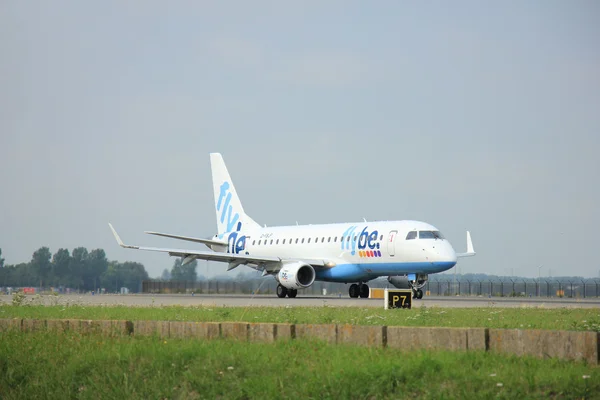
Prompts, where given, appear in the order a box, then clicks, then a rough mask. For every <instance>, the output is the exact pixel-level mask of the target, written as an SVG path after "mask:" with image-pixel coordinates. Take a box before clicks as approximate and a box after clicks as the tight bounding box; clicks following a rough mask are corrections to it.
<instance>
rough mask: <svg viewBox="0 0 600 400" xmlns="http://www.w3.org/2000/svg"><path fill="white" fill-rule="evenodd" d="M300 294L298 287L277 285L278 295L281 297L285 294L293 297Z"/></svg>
mask: <svg viewBox="0 0 600 400" xmlns="http://www.w3.org/2000/svg"><path fill="white" fill-rule="evenodd" d="M297 294H298V289H288V288H286V287H285V286H281V285H277V297H279V298H280V299H282V298H284V297H285V296H287V297H289V298H291V299H293V298H294V297H296V295H297Z"/></svg>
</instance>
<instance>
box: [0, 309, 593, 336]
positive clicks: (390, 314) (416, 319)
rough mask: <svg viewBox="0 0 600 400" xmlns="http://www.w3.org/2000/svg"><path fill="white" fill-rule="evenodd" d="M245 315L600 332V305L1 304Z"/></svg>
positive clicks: (6, 314)
mask: <svg viewBox="0 0 600 400" xmlns="http://www.w3.org/2000/svg"><path fill="white" fill-rule="evenodd" d="M15 317H19V318H37V319H56V318H79V319H127V320H163V321H167V320H169V321H217V322H218V321H243V322H273V323H281V322H287V323H297V324H300V323H313V324H320V323H323V324H330V323H336V324H344V323H349V324H356V325H387V326H440V327H486V328H509V329H510V328H520V329H559V330H576V331H596V332H600V309H593V308H579V309H575V308H569V309H566V308H564V309H556V308H553V309H541V308H462V309H460V308H435V307H428V308H425V307H419V308H413V309H412V310H383V309H373V308H358V307H357V308H354V307H329V306H323V307H247V308H244V307H172V306H156V307H126V306H84V305H77V304H75V305H67V306H65V305H60V306H40V305H20V306H13V305H1V306H0V318H15Z"/></svg>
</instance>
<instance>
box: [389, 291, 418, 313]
mask: <svg viewBox="0 0 600 400" xmlns="http://www.w3.org/2000/svg"><path fill="white" fill-rule="evenodd" d="M383 297H384V298H383V301H384V309H386V310H387V309H389V308H411V306H412V290H411V289H391V290H390V289H385V292H384V296H383Z"/></svg>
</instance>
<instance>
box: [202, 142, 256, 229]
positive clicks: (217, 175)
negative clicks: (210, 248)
mask: <svg viewBox="0 0 600 400" xmlns="http://www.w3.org/2000/svg"><path fill="white" fill-rule="evenodd" d="M210 168H211V170H212V181H213V190H214V195H215V211H216V213H217V232H218V235H219V238H222V237H223V236H224V234H225V233H228V232H234V231H239V230H241V229H242V227H243V228H251V227H256V228H259V227H260V225H258V224H257V223H256V222H255V221H254V220H253V219H252V218H250V217H249V216H248V215H246V213H245V212H244V208H243V207H242V203H241V201H240V199H239V197H238V195H237V192H236V191H235V186H233V181H232V180H231V177H230V176H229V172H227V167H226V166H225V161H223V157H222V156H221V154H220V153H210Z"/></svg>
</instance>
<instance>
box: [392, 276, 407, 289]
mask: <svg viewBox="0 0 600 400" xmlns="http://www.w3.org/2000/svg"><path fill="white" fill-rule="evenodd" d="M388 282H389V283H391V284H392V285H394V286H395V287H397V288H398V289H410V288H411V287H410V284H409V283H408V276H406V275H397V276H388Z"/></svg>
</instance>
